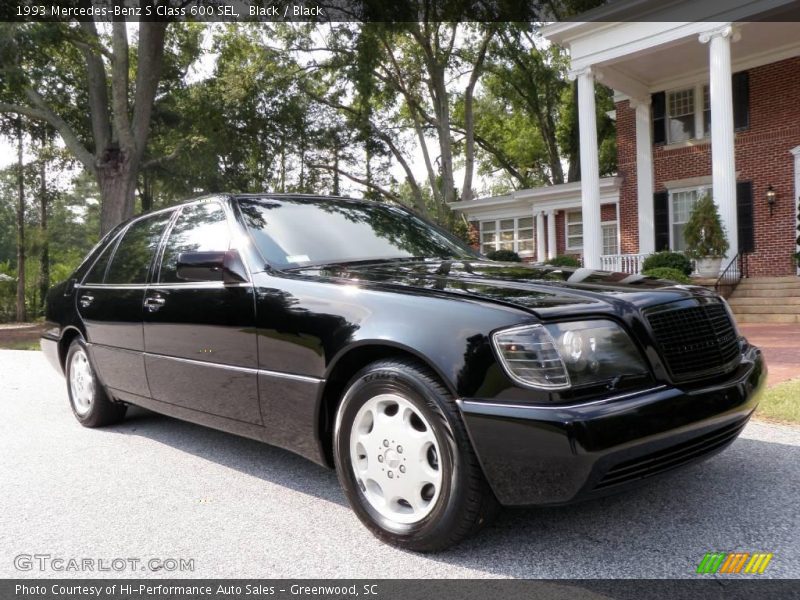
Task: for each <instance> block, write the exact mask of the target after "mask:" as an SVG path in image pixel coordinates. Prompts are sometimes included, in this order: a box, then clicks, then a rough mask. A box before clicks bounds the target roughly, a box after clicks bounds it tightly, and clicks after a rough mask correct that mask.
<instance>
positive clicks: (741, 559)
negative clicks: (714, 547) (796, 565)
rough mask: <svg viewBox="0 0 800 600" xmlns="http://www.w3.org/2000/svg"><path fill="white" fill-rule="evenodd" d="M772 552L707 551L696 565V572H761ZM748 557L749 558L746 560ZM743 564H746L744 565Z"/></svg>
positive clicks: (711, 573)
mask: <svg viewBox="0 0 800 600" xmlns="http://www.w3.org/2000/svg"><path fill="white" fill-rule="evenodd" d="M773 556H774V555H773V554H772V553H767V552H755V553H753V554H751V553H749V552H708V553H706V555H705V556H703V560H701V561H700V564H699V565H697V573H699V574H703V575H713V574H714V573H719V574H725V575H730V574H735V573H742V569H743V568H744V573H750V574H759V575H760V574H761V573H763V572H764V571H766V569H767V565H769V563H770V561H771V560H772V557H773ZM748 559H749V560H748ZM745 564H746V565H747V566H745Z"/></svg>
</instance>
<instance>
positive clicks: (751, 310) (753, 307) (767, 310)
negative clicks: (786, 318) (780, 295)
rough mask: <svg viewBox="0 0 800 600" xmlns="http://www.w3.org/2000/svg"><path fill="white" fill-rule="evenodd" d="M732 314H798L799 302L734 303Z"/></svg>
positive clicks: (799, 309)
mask: <svg viewBox="0 0 800 600" xmlns="http://www.w3.org/2000/svg"><path fill="white" fill-rule="evenodd" d="M732 308H733V314H735V315H737V316H738V315H745V314H761V315H770V314H772V315H779V314H789V315H800V304H783V303H782V302H773V303H772V304H749V305H748V304H736V305H734V306H732Z"/></svg>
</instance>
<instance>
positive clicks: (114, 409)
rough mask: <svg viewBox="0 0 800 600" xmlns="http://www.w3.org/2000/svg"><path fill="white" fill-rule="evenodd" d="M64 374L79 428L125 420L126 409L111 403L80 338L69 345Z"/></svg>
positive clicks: (123, 406) (121, 405) (100, 425)
mask: <svg viewBox="0 0 800 600" xmlns="http://www.w3.org/2000/svg"><path fill="white" fill-rule="evenodd" d="M66 375H67V391H68V393H69V403H70V405H71V406H72V412H73V414H74V415H75V418H76V419H78V422H79V423H80V424H81V425H83V426H85V427H102V426H103V425H111V424H113V423H118V422H119V421H121V420H122V419H123V418H124V417H125V411H126V409H127V407H126V406H125V405H124V404H119V403H117V402H112V401H111V399H110V398H109V397H108V394H106V391H105V390H104V389H103V386H102V385H101V384H100V381H99V380H98V378H97V375H96V374H95V372H94V367H93V366H92V362H91V360H89V352H88V349H87V348H86V343H85V342H84V341H83V338H80V337H77V338H75V339H74V340H73V341H72V343H71V344H70V346H69V350H68V351H67V360H66Z"/></svg>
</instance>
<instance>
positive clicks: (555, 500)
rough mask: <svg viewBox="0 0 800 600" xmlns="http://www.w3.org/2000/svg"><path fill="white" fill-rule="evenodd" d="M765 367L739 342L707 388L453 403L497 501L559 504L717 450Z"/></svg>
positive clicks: (750, 405) (737, 426) (737, 425)
mask: <svg viewBox="0 0 800 600" xmlns="http://www.w3.org/2000/svg"><path fill="white" fill-rule="evenodd" d="M766 374H767V369H766V365H765V363H764V359H763V357H762V355H761V351H760V350H759V349H758V348H756V347H754V346H748V347H747V348H746V349H745V351H744V354H743V360H742V362H741V364H740V365H739V367H738V369H737V370H736V371H735V372H734V373H732V374H731V376H730V377H729V378H728V379H727V380H726V381H724V382H722V383H716V384H714V385H713V386H708V387H702V388H693V389H681V388H677V387H669V386H660V387H657V388H653V389H650V390H645V391H643V392H638V393H636V394H631V395H627V396H624V397H618V398H616V399H608V400H603V401H598V402H589V403H584V404H581V405H572V406H544V407H543V406H524V405H519V404H514V405H506V404H499V403H492V402H489V401H482V400H479V399H462V400H459V401H458V405H459V408H460V409H461V413H462V415H463V417H464V422H465V423H466V426H467V431H468V432H469V435H470V438H471V440H472V444H473V447H474V448H475V452H476V454H477V455H478V459H479V460H480V462H481V465H482V467H483V472H484V474H485V475H486V479H487V480H488V482H489V484H490V485H491V487H492V489H493V491H494V493H495V495H496V496H497V499H498V500H499V501H500V502H501V504H504V505H507V506H520V505H546V504H565V503H569V502H574V501H578V500H583V499H588V498H592V497H595V496H601V495H605V494H608V493H612V492H615V491H618V490H620V489H623V488H625V487H627V486H630V485H635V484H637V483H640V482H642V481H643V480H645V479H647V478H649V477H651V476H655V475H659V474H661V473H664V472H666V471H670V470H672V469H674V468H677V467H680V466H683V465H686V464H690V463H692V462H696V461H699V460H702V459H704V458H707V457H709V456H711V455H713V454H715V453H716V452H719V451H720V450H722V449H724V448H725V447H727V446H728V444H730V443H731V442H732V441H733V440H734V439H736V437H737V436H738V435H739V433H740V432H741V430H742V429H743V428H744V426H745V424H746V423H747V420H748V419H749V418H750V416H751V415H752V413H753V411H754V410H755V407H756V405H757V404H758V391H759V389H760V388H761V386H762V385H763V383H764V381H765V379H766Z"/></svg>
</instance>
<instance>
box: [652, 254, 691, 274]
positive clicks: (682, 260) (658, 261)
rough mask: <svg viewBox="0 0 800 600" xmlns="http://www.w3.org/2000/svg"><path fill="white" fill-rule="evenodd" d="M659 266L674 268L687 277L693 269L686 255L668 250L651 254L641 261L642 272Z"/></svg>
mask: <svg viewBox="0 0 800 600" xmlns="http://www.w3.org/2000/svg"><path fill="white" fill-rule="evenodd" d="M661 268H667V269H675V270H677V271H680V272H681V273H683V274H684V275H686V276H687V277H688V276H689V275H691V274H692V270H693V268H692V261H691V260H689V258H688V257H687V256H686V255H684V254H681V253H680V252H671V251H669V250H665V251H664V252H656V253H655V254H651V255H650V256H648V257H647V258H645V259H644V262H643V263H642V272H645V271H652V270H653V269H661Z"/></svg>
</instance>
